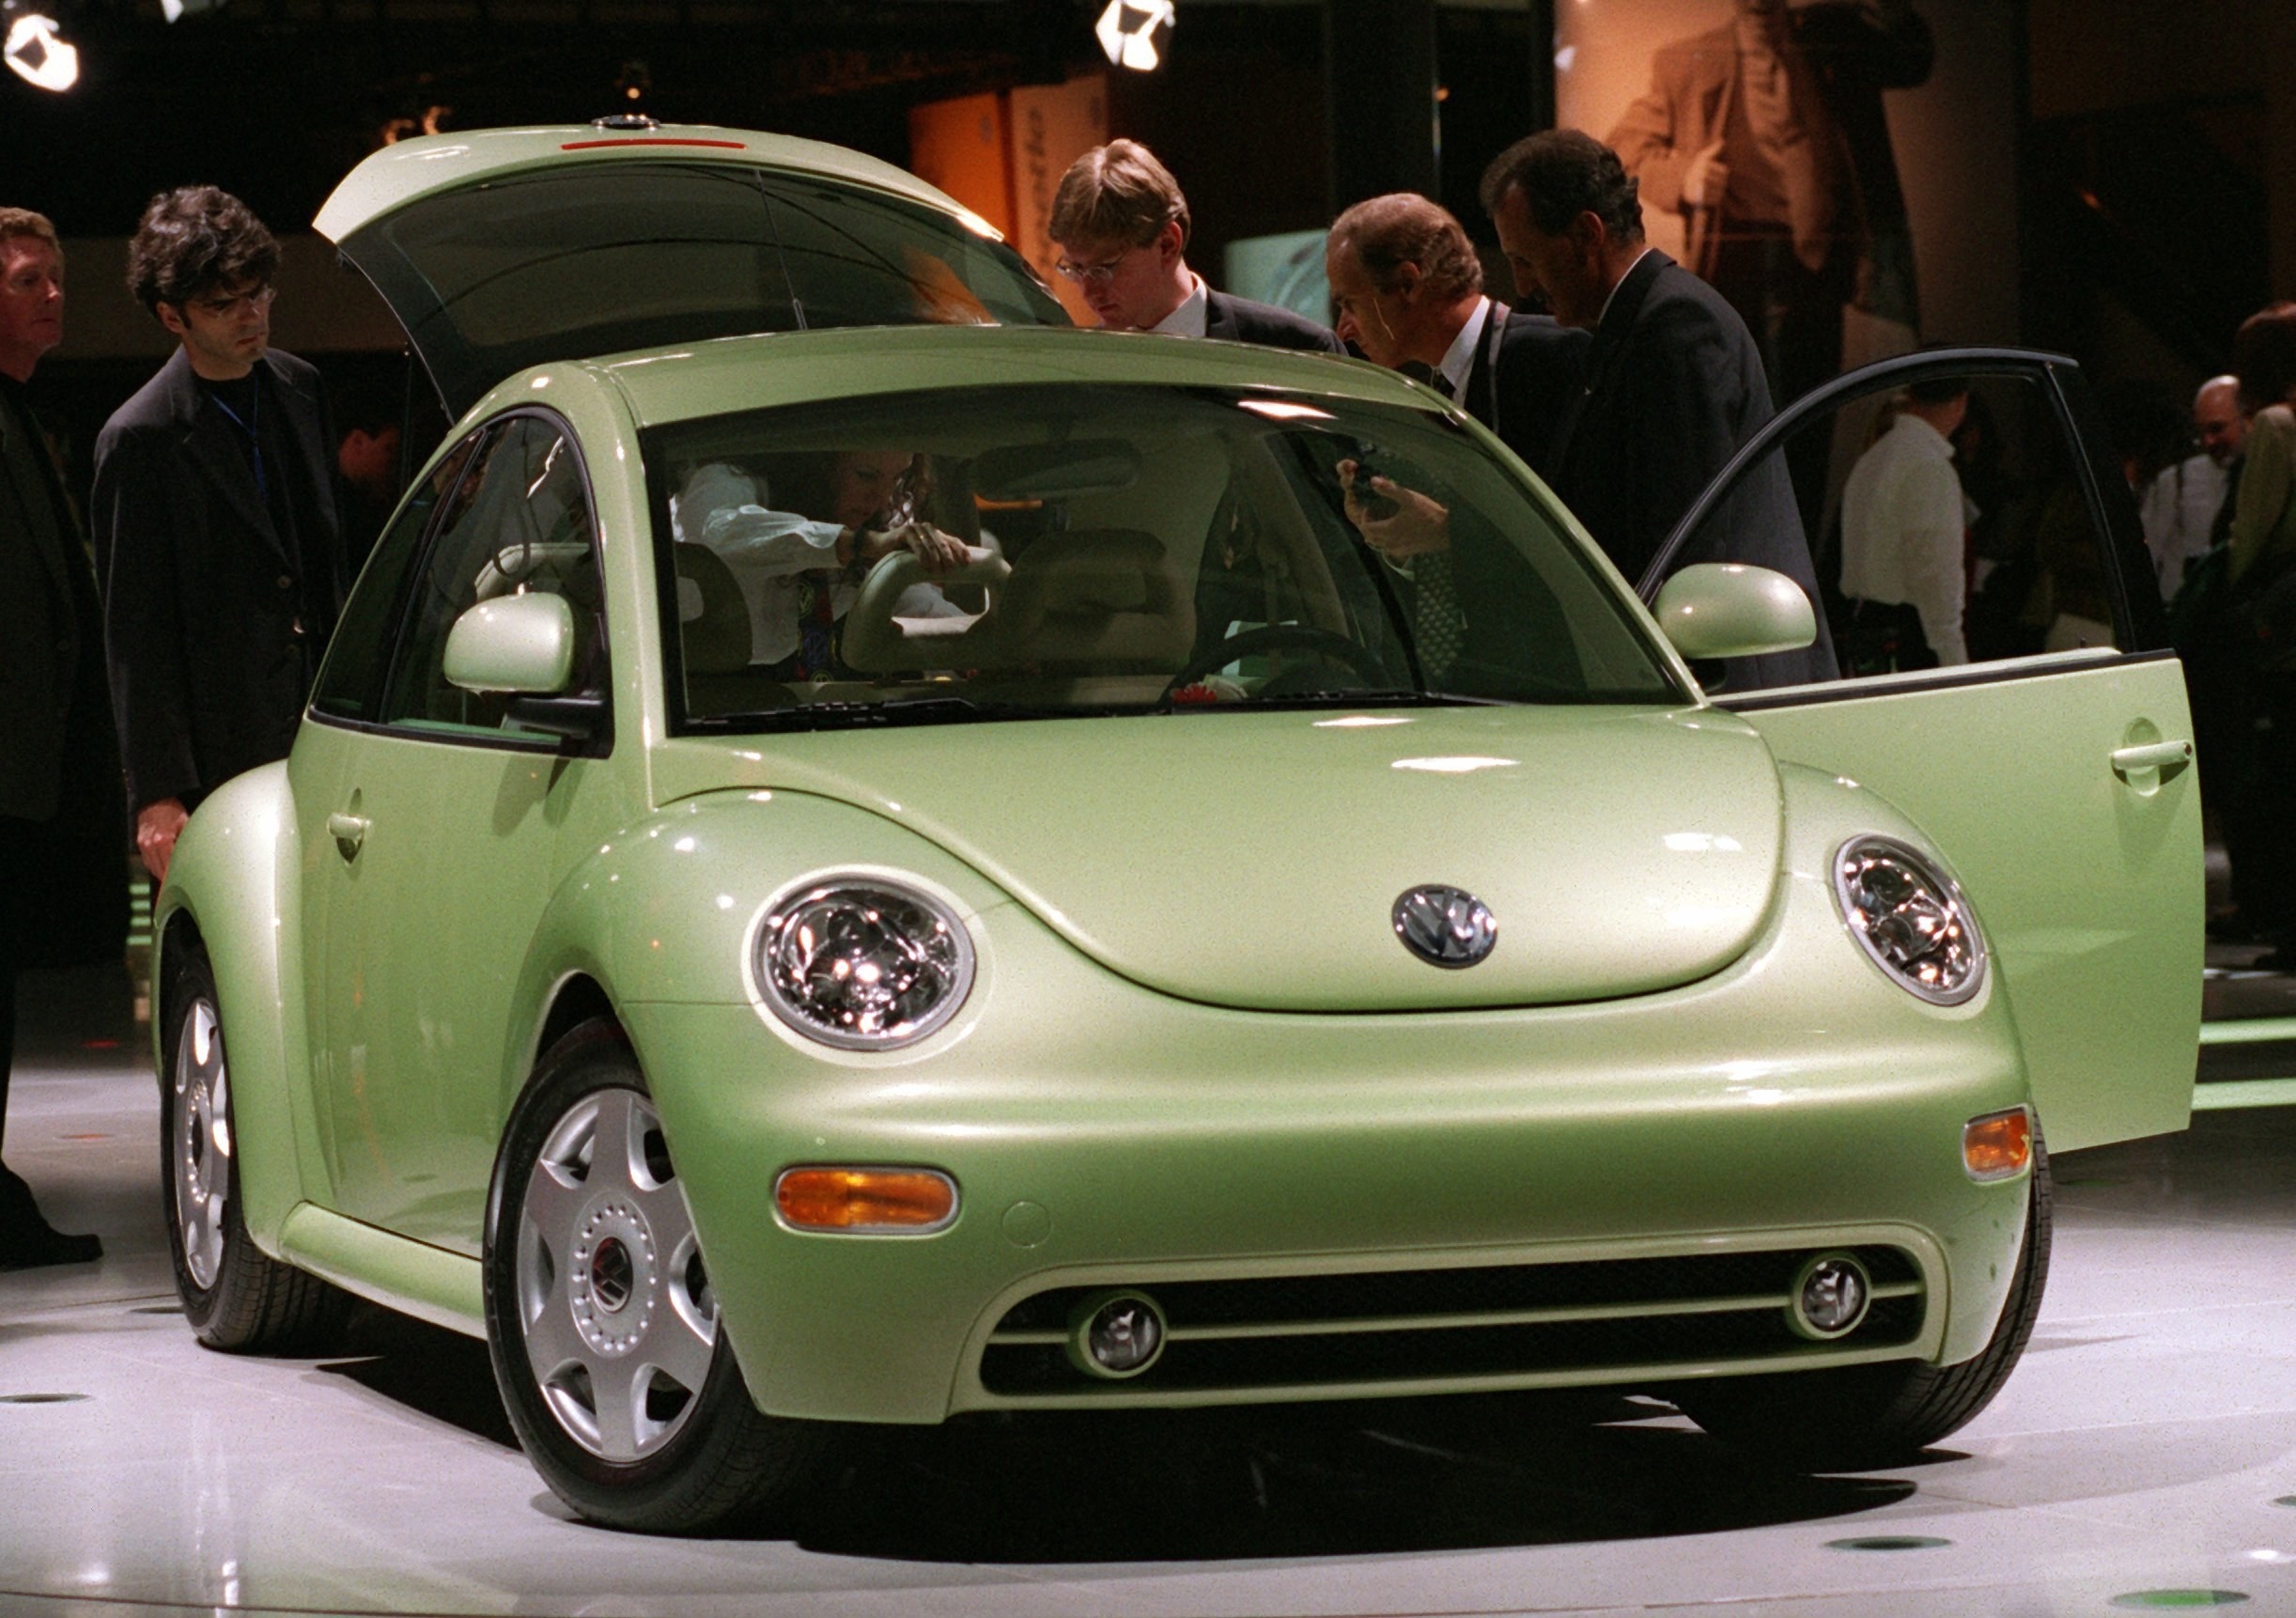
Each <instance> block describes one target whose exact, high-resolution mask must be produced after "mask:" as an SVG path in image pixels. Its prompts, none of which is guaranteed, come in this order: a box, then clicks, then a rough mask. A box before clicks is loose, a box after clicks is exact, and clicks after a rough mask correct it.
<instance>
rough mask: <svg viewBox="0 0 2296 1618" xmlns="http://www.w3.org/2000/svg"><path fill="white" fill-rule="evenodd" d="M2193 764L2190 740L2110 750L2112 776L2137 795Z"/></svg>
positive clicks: (2152, 743)
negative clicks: (2128, 786)
mask: <svg viewBox="0 0 2296 1618" xmlns="http://www.w3.org/2000/svg"><path fill="white" fill-rule="evenodd" d="M2192 761H2193V744H2192V743H2191V742H2189V741H2149V742H2146V743H2144V744H2142V745H2141V746H2137V747H2120V748H2116V749H2114V751H2113V773H2114V774H2116V775H2118V776H2119V777H2120V778H2121V779H2122V780H2123V781H2126V782H2127V783H2128V784H2129V785H2130V786H2133V787H2135V788H2136V789H2137V790H2138V791H2140V792H2145V791H2149V790H2151V789H2153V788H2155V787H2157V786H2160V784H2161V783H2162V782H2164V781H2165V780H2167V779H2168V778H2169V777H2170V776H2172V775H2174V774H2176V773H2177V771H2179V770H2182V769H2183V768H2184V767H2185V766H2186V765H2188V764H2190V763H2192Z"/></svg>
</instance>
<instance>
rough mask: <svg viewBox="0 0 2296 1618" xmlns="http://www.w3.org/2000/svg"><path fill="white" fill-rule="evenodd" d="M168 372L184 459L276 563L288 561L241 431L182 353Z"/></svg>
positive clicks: (177, 355)
mask: <svg viewBox="0 0 2296 1618" xmlns="http://www.w3.org/2000/svg"><path fill="white" fill-rule="evenodd" d="M167 372H168V380H167V385H168V389H169V392H170V395H171V397H170V401H169V402H170V404H171V406H172V407H173V408H172V411H171V413H172V414H173V415H174V416H175V418H176V419H177V420H178V421H179V422H182V423H185V424H186V426H185V428H184V433H183V450H184V455H185V457H186V458H187V459H189V460H190V461H191V463H192V464H193V465H194V467H196V468H197V469H198V471H199V474H200V475H201V476H203V477H205V478H206V479H207V480H208V481H209V483H211V484H213V485H214V486H215V488H216V490H217V491H218V492H220V493H221V494H222V495H223V497H224V499H225V501H226V502H227V503H229V505H230V506H231V510H232V512H233V514H234V515H235V516H237V517H238V518H239V520H240V521H241V522H243V523H244V524H246V526H247V527H248V528H249V530H251V531H252V532H253V533H254V534H256V536H257V537H259V538H261V539H262V541H263V542H264V543H265V544H266V545H268V546H270V547H271V552H272V553H273V554H274V555H276V556H277V557H278V558H279V560H281V561H282V562H285V561H287V559H288V558H287V546H286V545H285V544H284V543H283V542H282V541H281V539H280V537H279V530H278V529H277V528H275V527H274V526H272V524H271V512H270V511H268V510H267V509H265V507H264V504H263V499H262V496H261V495H260V494H259V493H258V492H257V491H256V478H255V473H254V471H253V470H252V469H251V468H250V467H249V466H248V464H247V452H246V451H245V450H243V449H242V448H240V443H239V438H238V436H237V435H238V433H239V431H240V429H239V428H236V427H233V426H232V425H231V423H230V422H228V421H226V420H225V418H224V412H222V411H220V410H218V409H217V408H216V407H215V403H214V401H213V400H212V399H209V397H207V392H206V390H205V389H203V388H202V387H201V386H200V385H199V379H198V377H197V376H196V375H194V372H193V370H192V365H191V361H190V360H189V359H187V358H185V356H184V352H183V350H181V349H178V350H176V353H175V357H174V358H173V359H171V360H169V361H168V362H167Z"/></svg>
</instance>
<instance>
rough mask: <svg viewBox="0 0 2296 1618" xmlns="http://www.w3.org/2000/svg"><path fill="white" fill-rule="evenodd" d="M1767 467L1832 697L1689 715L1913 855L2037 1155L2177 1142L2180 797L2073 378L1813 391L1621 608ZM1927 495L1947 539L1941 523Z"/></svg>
mask: <svg viewBox="0 0 2296 1618" xmlns="http://www.w3.org/2000/svg"><path fill="white" fill-rule="evenodd" d="M1957 401H1958V409H1957V408H1956V404H1957ZM1781 469H1782V470H1783V472H1784V474H1785V475H1788V476H1790V477H1791V478H1792V482H1793V485H1794V493H1795V500H1796V504H1797V505H1798V506H1799V507H1800V510H1801V512H1802V515H1803V521H1804V524H1805V527H1806V529H1807V532H1808V534H1809V535H1810V536H1811V539H1812V550H1813V552H1814V557H1815V561H1816V563H1817V572H1818V578H1819V580H1820V582H1821V586H1822V593H1823V595H1824V596H1825V597H1826V599H1825V600H1824V601H1823V602H1822V603H1820V607H1821V611H1823V613H1824V614H1825V615H1826V616H1827V619H1828V621H1829V623H1830V624H1831V626H1832V630H1833V635H1834V641H1835V646H1836V649H1837V652H1838V656H1839V657H1840V659H1841V661H1842V663H1843V666H1844V669H1845V677H1843V678H1842V679H1840V680H1839V681H1836V682H1829V683H1825V684H1818V685H1802V686H1794V687H1787V688H1781V689H1776V690H1768V691H1735V692H1733V691H1730V690H1727V689H1714V690H1712V691H1711V692H1710V694H1711V695H1712V696H1713V697H1714V700H1715V701H1716V702H1717V703H1719V704H1720V705H1722V706H1723V707H1725V708H1730V710H1732V711H1734V712H1736V713H1738V714H1740V715H1742V716H1743V717H1745V719H1746V720H1747V721H1748V722H1749V723H1752V724H1754V725H1755V726H1756V727H1757V728H1759V729H1760V730H1761V732H1762V733H1763V735H1764V736H1765V737H1767V738H1768V739H1769V742H1770V746H1771V748H1772V750H1773V751H1774V752H1775V753H1776V755H1777V756H1778V758H1779V759H1780V760H1782V761H1786V762H1791V763H1796V764H1803V765H1807V766H1810V767H1812V768H1815V769H1819V770H1825V771H1827V772H1828V773H1831V774H1835V775H1838V776H1841V777H1844V778H1846V779H1848V780H1850V781H1852V782H1854V783H1856V784H1857V785H1859V786H1863V787H1866V788H1868V789H1870V790H1871V791H1873V792H1875V793H1877V794H1879V795H1880V796H1882V797H1884V798H1885V799H1887V800H1888V801H1890V802H1892V803H1894V804H1895V805H1896V806H1897V807H1898V808H1900V810H1902V811H1903V812H1904V813H1905V814H1906V815H1908V816H1910V817H1912V818H1913V819H1914V820H1915V822H1916V824H1918V825H1919V826H1921V827H1922V828H1923V829H1924V830H1925V831H1926V832H1928V833H1929V834H1930V835H1931V837H1932V838H1934V839H1935V841H1936V844H1937V846H1938V848H1941V849H1942V850H1943V851H1944V853H1945V855H1946V857H1947V860H1948V862H1950V863H1951V864H1952V866H1953V870H1954V874H1955V875H1956V876H1957V877H1958V878H1959V879H1960V881H1961V883H1962V889H1963V891H1964V892H1965V893H1966V894H1967V895H1968V896H1969V899H1970V901H1971V903H1972V905H1973V906H1974V907H1975V909H1976V911H1977V916H1978V925H1979V926H1981V927H1982V928H1983V929H1984V932H1985V935H1986V939H1987V941H1988V944H1989V946H1990V947H1991V949H1992V951H1993V956H1994V960H1995V965H1996V967H1997V969H1998V971H1999V972H2000V984H2001V988H2002V990H2003V992H2004V993H2006V994H2007V996H2008V997H2009V1004H2010V1007H2011V1010H2012V1012H2013V1013H2014V1016H2015V1019H2016V1022H2017V1027H2018V1030H2019V1034H2020V1036H2021V1038H2022V1040H2023V1042H2024V1046H2025V1063H2026V1067H2027V1070H2028V1072H2029V1073H2030V1075H2031V1081H2032V1087H2033V1097H2034V1101H2035V1104H2036V1106H2037V1108H2038V1110H2039V1112H2040V1119H2041V1123H2042V1127H2043V1128H2044V1130H2045V1132H2046V1136H2047V1139H2048V1142H2049V1144H2050V1145H2051V1146H2052V1147H2055V1148H2057V1149H2060V1150H2061V1149H2065V1148H2070V1147H2075V1146H2087V1145H2095V1144H2099V1143H2103V1142H2107V1141H2116V1140H2124V1139H2129V1138H2132V1137H2134V1136H2139V1135H2148V1134H2157V1133H2160V1132H2163V1131H2166V1130H2173V1129H2180V1128H2183V1127H2184V1126H2185V1124H2186V1122H2187V1120H2188V1117H2189V1113H2190V1109H2191V1105H2192V1097H2193V1080H2194V1068H2195V1059H2196V1052H2197V1041H2198V1035H2199V1024H2200V1009H2201V967H2202V926H2203V910H2204V883H2203V874H2202V863H2201V861H2202V853H2201V815H2200V789H2199V776H2198V771H2197V770H2195V768H2194V767H2193V766H2194V749H2193V730H2192V723H2191V719H2190V716H2189V713H2188V709H2187V705H2186V697H2185V690H2184V679H2183V672H2182V666H2181V665H2180V662H2179V661H2178V660H2177V658H2176V655H2175V653H2174V652H2172V651H2171V650H2169V649H2168V646H2167V624H2166V618H2165V615H2164V611H2163V609H2162V605H2161V600H2160V596H2159V590H2158V586H2157V584H2156V583H2155V577H2154V573H2153V570H2152V568H2151V567H2150V566H2149V561H2148V557H2147V552H2146V551H2145V547H2144V542H2143V538H2142V535H2141V532H2140V529H2139V526H2138V523H2137V519H2136V511H2135V506H2134V504H2133V499H2132V498H2131V496H2130V494H2129V492H2128V486H2127V482H2126V477H2125V475H2124V473H2123V471H2122V468H2121V464H2120V461H2119V459H2118V456H2117V454H2116V453H2115V451H2114V450H2113V448H2112V446H2111V445H2110V443H2109V442H2108V435H2107V431H2106V427H2105V423H2104V420H2103V418H2102V413H2101V412H2100V411H2099V410H2098V408H2097V406H2096V404H2095V402H2094V400H2093V398H2092V397H2091V396H2090V394H2089V392H2088V389H2087V385H2086V382H2085V381H2084V380H2083V378H2082V377H2081V375H2080V373H2079V370H2078V367H2077V366H2075V365H2074V364H2073V363H2072V362H2071V361H2070V360H2067V359H2063V358H2060V357H2056V356H2052V355H2047V354H2038V353H2029V352H2024V351H2019V350H1923V351H1921V352H1919V353H1917V354H1911V355H1906V356H1904V357H1902V358H1900V359H1896V360H1887V361H1884V362H1882V363H1880V364H1878V365H1875V366H1868V367H1866V368H1864V369H1862V370H1859V371H1856V372H1853V373H1851V374H1850V375H1847V376H1844V377H1841V378H1838V379H1837V380H1836V381H1833V382H1831V383H1829V384H1827V385H1826V386H1824V387H1822V388H1818V389H1814V390H1812V391H1811V392H1810V393H1809V394H1807V395H1805V396H1804V397H1802V398H1800V399H1798V400H1796V401H1795V402H1794V403H1793V404H1792V406H1790V407H1789V408H1788V409H1787V410H1786V411H1784V412H1781V413H1780V414H1779V415H1778V416H1777V418H1776V420H1775V421H1773V422H1772V423H1771V424H1770V426H1769V427H1768V428H1765V429H1764V430H1763V432H1762V433H1761V435H1760V436H1758V437H1757V438H1756V439H1755V440H1754V441H1753V442H1751V443H1748V444H1747V445H1746V446H1745V449H1744V450H1743V451H1742V452H1741V453H1740V454H1739V455H1738V456H1737V457H1736V458H1734V459H1732V461H1731V462H1730V465H1729V466H1728V467H1726V468H1725V469H1724V470H1723V472H1722V474H1721V475H1720V476H1718V477H1717V478H1716V479H1715V481H1714V485H1713V486H1712V487H1711V488H1709V490H1707V491H1706V493H1705V494H1704V495H1703V496H1701V497H1700V499H1699V503H1698V504H1697V505H1696V506H1693V507H1692V509H1691V510H1690V512H1689V513H1688V514H1687V515H1686V516H1685V517H1684V519H1683V523H1682V525H1681V526H1680V528H1678V530H1677V531H1676V533H1675V534H1674V536H1673V537H1671V538H1670V539H1669V540H1668V544H1667V546H1666V547H1665V548H1664V549H1662V551H1661V552H1660V553H1659V555H1658V557H1657V559H1656V561H1655V562H1654V563H1653V564H1652V568H1651V571H1650V573H1649V575H1648V576H1646V577H1645V579H1644V580H1643V581H1642V593H1643V596H1644V598H1645V599H1646V600H1647V599H1652V598H1653V597H1654V596H1655V594H1656V591H1657V586H1658V584H1659V583H1662V582H1663V579H1664V576H1665V574H1666V572H1667V571H1668V564H1669V562H1670V560H1671V559H1672V558H1673V557H1674V556H1676V555H1679V554H1683V553H1684V552H1687V553H1688V554H1689V555H1692V556H1696V557H1699V558H1700V559H1705V560H1727V559H1729V558H1730V555H1731V554H1732V552H1733V547H1732V534H1733V529H1732V527H1731V525H1732V523H1733V522H1737V521H1743V520H1744V519H1742V518H1741V517H1740V516H1739V514H1738V513H1739V509H1740V508H1741V507H1745V508H1746V509H1752V508H1754V507H1756V506H1760V505H1761V502H1759V501H1755V500H1750V499H1741V498H1738V497H1739V496H1740V495H1741V494H1743V493H1744V492H1745V491H1747V490H1750V489H1751V488H1752V487H1753V486H1752V485H1751V484H1750V483H1749V481H1748V480H1749V479H1755V478H1776V476H1778V475H1780V472H1781ZM1948 473H1949V474H1950V475H1949V476H1947V474H1948ZM1946 491H1950V492H1949V494H1948V493H1947V492H1946ZM1947 498H1957V499H1958V501H1959V503H1960V507H1961V510H1960V519H1961V520H1960V521H1958V522H1951V521H1949V520H1948V519H1947V518H1944V517H1940V516H1938V515H1937V507H1938V505H1939V503H1940V501H1941V500H1942V499H1947ZM1772 509H1775V506H1772ZM1948 510H1949V508H1948ZM1845 584H1846V587H1845ZM1909 598H1910V599H1909Z"/></svg>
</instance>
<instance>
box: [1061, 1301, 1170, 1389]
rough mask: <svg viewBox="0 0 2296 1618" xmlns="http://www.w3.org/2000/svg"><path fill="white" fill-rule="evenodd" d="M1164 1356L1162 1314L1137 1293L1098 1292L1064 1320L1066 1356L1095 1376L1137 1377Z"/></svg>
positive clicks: (1151, 1302)
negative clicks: (1066, 1332) (1162, 1354)
mask: <svg viewBox="0 0 2296 1618" xmlns="http://www.w3.org/2000/svg"><path fill="white" fill-rule="evenodd" d="M1163 1351H1164V1313H1163V1311H1162V1310H1160V1309H1158V1308H1157V1307H1156V1303H1155V1301H1154V1300H1153V1299H1148V1298H1143V1297H1142V1296H1141V1295H1140V1294H1139V1293H1137V1292H1113V1293H1111V1292H1101V1293H1095V1294H1094V1295H1093V1296H1092V1297H1090V1298H1087V1299H1084V1301H1083V1302H1081V1303H1079V1304H1078V1305H1077V1307H1076V1309H1075V1311H1074V1312H1073V1313H1071V1315H1069V1325H1068V1357H1069V1358H1070V1359H1071V1360H1072V1361H1075V1362H1076V1365H1077V1367H1078V1369H1079V1370H1081V1371H1084V1372H1086V1373H1087V1374H1089V1375H1091V1376H1094V1377H1137V1376H1139V1375H1140V1373H1141V1372H1142V1371H1145V1370H1146V1369H1148V1367H1149V1366H1151V1365H1153V1364H1155V1363H1156V1356H1157V1355H1159V1354H1161V1353H1162V1352H1163Z"/></svg>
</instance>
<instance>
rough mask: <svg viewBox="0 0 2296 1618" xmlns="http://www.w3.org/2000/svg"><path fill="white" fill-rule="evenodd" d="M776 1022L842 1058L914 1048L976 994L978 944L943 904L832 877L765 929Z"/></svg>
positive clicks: (763, 972) (798, 897) (782, 902)
mask: <svg viewBox="0 0 2296 1618" xmlns="http://www.w3.org/2000/svg"><path fill="white" fill-rule="evenodd" d="M752 964H753V965H754V968H755V971H756V975H757V986H758V988H759V989H760V990H761V991H762V992H763V994H764V996H765V1000H766V1003H767V1004H768V1005H769V1006H771V1007H772V1008H773V1013H774V1015H775V1016H777V1017H779V1018H780V1019H782V1020H783V1022H785V1023H787V1024H788V1025H789V1026H790V1027H792V1028H794V1029H796V1030H797V1031H798V1032H799V1034H802V1035H805V1036H806V1037H807V1038H809V1039H817V1040H819V1041H820V1042H821V1043H822V1044H824V1045H833V1046H836V1047H837V1048H838V1049H840V1050H897V1049H899V1048H900V1047H902V1046H904V1045H913V1044H915V1043H916V1042H917V1041H918V1040H920V1039H923V1037H925V1035H929V1034H931V1033H932V1032H933V1031H934V1030H936V1029H938V1028H939V1027H940V1026H941V1025H942V1024H943V1023H945V1022H947V1021H948V1020H949V1019H950V1018H952V1017H954V1016H955V1015H956V1012H957V1008H958V1007H959V1006H961V1005H963V1004H964V1003H965V996H966V995H967V994H968V993H970V991H971V988H972V938H971V935H970V934H969V933H968V932H966V930H965V924H964V923H963V922H962V921H960V920H958V919H957V918H956V917H955V916H954V914H952V913H951V912H950V911H949V910H948V908H947V907H946V906H944V905H942V904H941V903H940V902H939V900H937V899H934V898H931V897H928V896H927V895H923V894H921V893H918V892H917V891H916V890H914V889H911V888H907V887H904V886H902V885H900V884H899V883H896V882H889V881H886V880H884V879H881V878H877V877H864V876H853V877H829V878H824V879H821V880H819V881H816V882H812V883H808V884H807V885H806V886H804V887H802V888H799V889H797V890H795V891H793V892H791V893H789V894H787V895H783V897H782V898H781V899H779V900H777V901H776V902H775V903H774V905H773V907H772V908H771V910H768V912H767V914H766V917H765V920H764V922H763V924H762V925H761V926H759V927H758V929H757V941H756V945H755V957H754V960H753V963H752Z"/></svg>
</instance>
